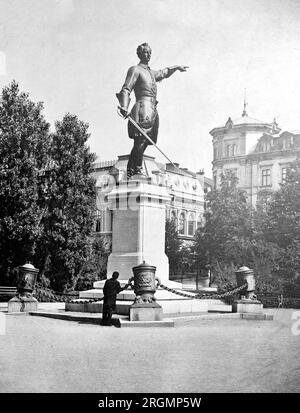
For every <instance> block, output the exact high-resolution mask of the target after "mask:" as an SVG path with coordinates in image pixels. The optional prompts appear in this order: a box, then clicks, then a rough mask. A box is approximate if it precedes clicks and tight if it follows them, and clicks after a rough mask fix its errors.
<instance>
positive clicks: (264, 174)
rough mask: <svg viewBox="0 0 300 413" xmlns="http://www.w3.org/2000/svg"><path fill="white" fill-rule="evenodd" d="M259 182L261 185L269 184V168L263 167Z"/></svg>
mask: <svg viewBox="0 0 300 413" xmlns="http://www.w3.org/2000/svg"><path fill="white" fill-rule="evenodd" d="M261 184H262V186H270V185H271V169H263V170H262V171H261Z"/></svg>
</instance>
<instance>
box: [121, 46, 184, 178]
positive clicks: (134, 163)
mask: <svg viewBox="0 0 300 413" xmlns="http://www.w3.org/2000/svg"><path fill="white" fill-rule="evenodd" d="M137 55H138V57H139V59H140V62H139V63H138V64H137V65H136V66H132V67H130V68H129V70H128V72H127V76H126V80H125V83H124V85H123V87H122V89H121V91H120V93H117V94H116V96H117V98H118V100H119V104H120V112H121V114H122V115H123V116H124V117H125V118H126V117H127V116H128V115H129V116H130V117H131V118H132V119H133V120H134V121H135V122H136V123H137V124H138V126H140V127H141V128H142V129H143V130H144V132H146V134H147V135H148V136H149V137H150V138H151V140H152V141H153V142H154V143H155V144H156V141H157V135H158V127H159V117H158V113H157V110H156V106H157V103H158V102H157V100H156V94H157V86H156V82H160V81H161V80H163V79H166V78H168V77H170V76H171V75H172V74H173V73H175V72H176V71H177V70H179V71H180V72H185V71H186V69H187V68H188V66H171V67H167V68H165V69H162V70H152V69H150V67H149V66H148V63H149V61H150V58H151V48H150V46H149V45H148V44H147V43H143V44H141V45H140V46H138V48H137ZM132 89H133V90H134V93H135V98H136V102H135V105H134V106H133V108H132V110H131V112H130V114H129V112H128V107H129V103H130V93H131V91H132ZM128 135H129V138H131V139H133V140H134V145H133V148H132V150H131V153H130V157H129V160H128V164H127V178H128V179H130V177H132V176H133V175H142V174H143V172H142V171H143V167H142V162H143V154H144V152H145V150H146V148H147V146H148V145H152V143H151V142H150V141H149V140H148V139H147V138H146V137H145V136H143V134H142V133H141V132H140V131H139V130H138V129H137V128H136V127H135V126H134V125H133V124H132V123H131V122H128Z"/></svg>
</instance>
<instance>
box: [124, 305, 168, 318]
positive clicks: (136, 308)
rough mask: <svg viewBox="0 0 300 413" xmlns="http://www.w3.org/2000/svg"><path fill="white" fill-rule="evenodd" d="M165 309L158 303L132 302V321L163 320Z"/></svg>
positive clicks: (130, 313) (130, 311) (130, 312)
mask: <svg viewBox="0 0 300 413" xmlns="http://www.w3.org/2000/svg"><path fill="white" fill-rule="evenodd" d="M162 316H163V310H162V307H161V306H160V305H158V304H157V303H155V302H154V303H141V304H132V305H131V306H130V309H129V320H130V321H161V320H162V318H163V317H162Z"/></svg>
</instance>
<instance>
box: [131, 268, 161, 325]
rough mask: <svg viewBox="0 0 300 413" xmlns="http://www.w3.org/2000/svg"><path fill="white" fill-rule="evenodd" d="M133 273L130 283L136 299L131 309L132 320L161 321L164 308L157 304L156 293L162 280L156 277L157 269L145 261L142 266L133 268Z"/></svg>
mask: <svg viewBox="0 0 300 413" xmlns="http://www.w3.org/2000/svg"><path fill="white" fill-rule="evenodd" d="M132 271H133V273H134V276H133V277H131V278H130V280H129V281H128V282H129V284H130V285H131V287H132V288H133V290H134V293H135V295H136V297H135V300H134V303H133V305H132V306H131V307H130V311H129V318H130V320H131V321H154V320H161V319H162V308H161V306H160V305H159V304H157V303H156V300H155V297H154V294H155V291H156V289H157V287H158V286H159V284H160V280H159V279H158V278H157V277H156V276H155V271H156V267H155V266H153V265H149V264H147V263H146V262H145V261H143V263H142V264H139V265H137V266H136V267H133V268H132ZM132 282H133V285H132ZM156 282H157V284H156Z"/></svg>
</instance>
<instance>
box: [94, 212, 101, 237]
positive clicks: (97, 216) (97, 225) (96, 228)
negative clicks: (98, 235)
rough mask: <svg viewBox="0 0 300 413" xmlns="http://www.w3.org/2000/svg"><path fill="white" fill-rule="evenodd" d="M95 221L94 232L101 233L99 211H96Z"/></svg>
mask: <svg viewBox="0 0 300 413" xmlns="http://www.w3.org/2000/svg"><path fill="white" fill-rule="evenodd" d="M95 221H96V222H95V231H96V232H101V211H99V209H97V210H96V214H95Z"/></svg>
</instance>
